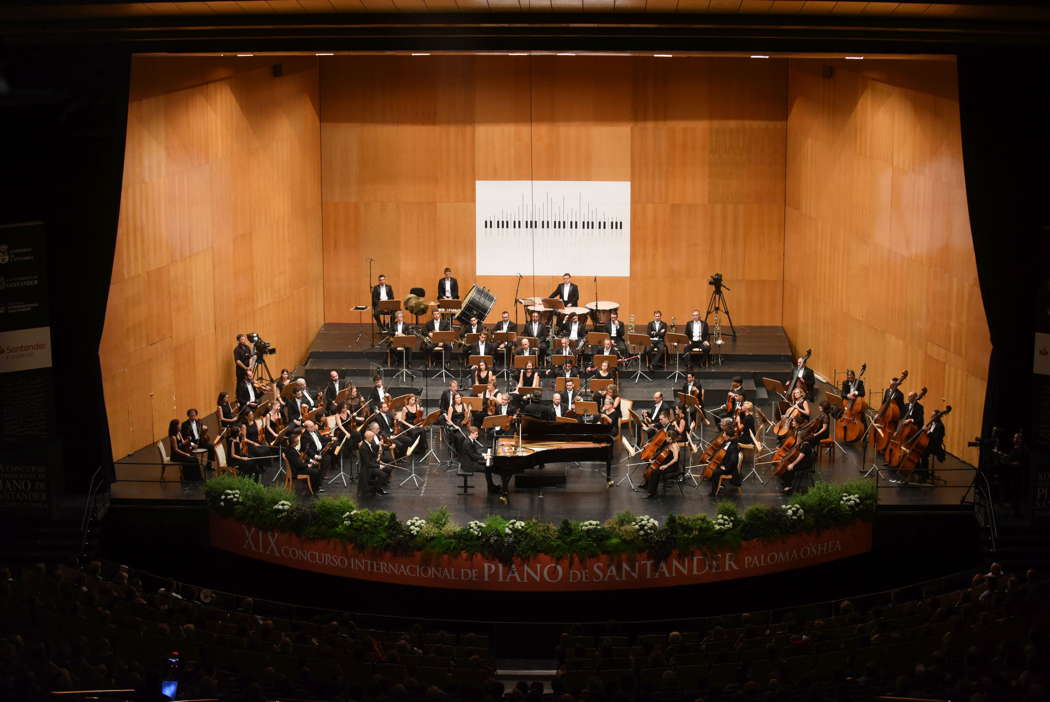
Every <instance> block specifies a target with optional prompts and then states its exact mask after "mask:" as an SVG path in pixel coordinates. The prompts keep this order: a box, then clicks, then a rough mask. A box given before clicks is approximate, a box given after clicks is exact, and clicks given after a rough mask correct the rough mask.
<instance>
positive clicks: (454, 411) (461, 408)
mask: <svg viewBox="0 0 1050 702" xmlns="http://www.w3.org/2000/svg"><path fill="white" fill-rule="evenodd" d="M469 414H470V412H469V409H468V407H467V405H466V403H465V402H463V396H462V395H460V394H459V392H453V393H452V397H451V400H450V402H449V405H448V409H447V410H445V423H446V426H445V438H446V439H447V441H448V444H449V446H451V447H452V448H454V449H455V450H456V452H457V453H458V452H459V449H460V446H461V444H462V443H463V435H462V434H460V433H459V431H458V430H457V429H456V427H463V426H465V425H466V424H467V418H468V416H469Z"/></svg>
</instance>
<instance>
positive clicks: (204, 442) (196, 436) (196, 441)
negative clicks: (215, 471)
mask: <svg viewBox="0 0 1050 702" xmlns="http://www.w3.org/2000/svg"><path fill="white" fill-rule="evenodd" d="M179 431H180V432H181V433H182V438H184V439H186V441H187V442H188V444H189V447H190V449H191V450H192V449H197V448H202V449H205V450H207V452H208V462H209V463H211V462H212V461H214V460H215V447H214V446H212V445H211V441H209V440H208V429H207V427H205V426H204V424H203V422H201V420H200V419H199V418H198V416H197V410H195V409H192V408H191V409H188V410H186V421H184V422H183V423H182V426H180V427H179Z"/></svg>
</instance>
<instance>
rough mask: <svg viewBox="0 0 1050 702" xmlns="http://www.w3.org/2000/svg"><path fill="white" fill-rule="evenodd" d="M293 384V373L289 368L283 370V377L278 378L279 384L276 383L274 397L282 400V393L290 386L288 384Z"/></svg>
mask: <svg viewBox="0 0 1050 702" xmlns="http://www.w3.org/2000/svg"><path fill="white" fill-rule="evenodd" d="M290 382H292V372H291V371H290V370H288V369H287V368H282V369H281V375H280V376H278V378H277V382H276V383H274V397H275V398H280V397H281V393H283V392H284V389H285V388H286V387H287V386H288V383H290Z"/></svg>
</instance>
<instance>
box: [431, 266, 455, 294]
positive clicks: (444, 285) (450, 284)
mask: <svg viewBox="0 0 1050 702" xmlns="http://www.w3.org/2000/svg"><path fill="white" fill-rule="evenodd" d="M444 274H445V275H444V277H443V278H442V279H441V280H439V281H438V284H437V288H436V289H437V299H439V300H458V299H459V281H458V280H456V279H455V278H453V277H452V269H451V268H445V270H444Z"/></svg>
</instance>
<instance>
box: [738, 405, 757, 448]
mask: <svg viewBox="0 0 1050 702" xmlns="http://www.w3.org/2000/svg"><path fill="white" fill-rule="evenodd" d="M736 426H737V429H738V430H739V432H740V446H742V447H744V448H753V447H754V445H755V441H757V439H756V437H757V436H758V430H757V428H756V425H755V405H754V404H753V403H752V402H750V401H749V400H744V401H743V402H741V403H740V412H739V413H738V414H737V415H736Z"/></svg>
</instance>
